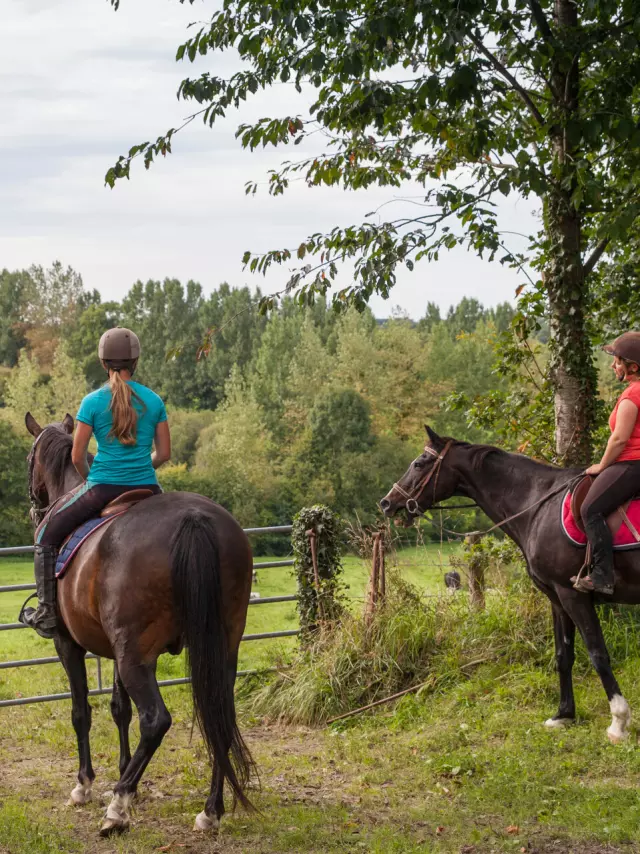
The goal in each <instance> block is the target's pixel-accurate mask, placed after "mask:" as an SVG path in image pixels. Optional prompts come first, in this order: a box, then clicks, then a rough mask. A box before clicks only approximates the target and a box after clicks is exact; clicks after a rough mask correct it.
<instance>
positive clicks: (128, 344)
mask: <svg viewBox="0 0 640 854" xmlns="http://www.w3.org/2000/svg"><path fill="white" fill-rule="evenodd" d="M98 356H99V357H100V359H102V360H103V361H104V362H111V361H114V362H124V361H129V360H130V359H137V358H139V356H140V339H139V338H138V336H137V335H136V333H135V332H132V331H131V330H130V329H125V328H124V326H116V328H115V329H108V330H107V331H106V332H105V333H104V335H103V336H102V338H101V339H100V343H99V344H98Z"/></svg>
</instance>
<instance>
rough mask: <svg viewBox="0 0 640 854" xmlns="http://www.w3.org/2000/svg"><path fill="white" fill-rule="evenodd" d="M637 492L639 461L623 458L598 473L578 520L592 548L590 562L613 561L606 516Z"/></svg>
mask: <svg viewBox="0 0 640 854" xmlns="http://www.w3.org/2000/svg"><path fill="white" fill-rule="evenodd" d="M638 494H640V460H625V461H624V462H621V463H614V464H613V465H611V466H608V468H606V469H605V470H604V471H603V472H601V474H599V475H598V476H597V477H596V479H595V481H594V483H593V486H592V487H591V489H590V490H589V492H588V493H587V497H586V498H585V500H584V504H583V505H582V511H581V516H582V521H583V523H584V528H585V531H586V533H587V537H588V538H589V542H590V544H591V547H592V549H593V562H594V564H598V563H601V562H611V561H613V540H612V537H611V531H610V530H609V526H608V525H607V523H606V519H607V516H609V515H610V514H611V513H613V511H614V510H617V508H618V507H620V505H621V504H624V503H625V502H626V501H628V500H629V499H630V498H633V496H634V495H638Z"/></svg>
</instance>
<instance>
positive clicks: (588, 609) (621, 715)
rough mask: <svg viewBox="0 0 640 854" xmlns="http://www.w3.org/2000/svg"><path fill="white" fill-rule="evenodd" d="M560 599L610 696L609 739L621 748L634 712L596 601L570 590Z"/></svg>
mask: <svg viewBox="0 0 640 854" xmlns="http://www.w3.org/2000/svg"><path fill="white" fill-rule="evenodd" d="M558 596H559V597H560V600H561V602H562V605H563V607H564V608H565V610H566V612H567V613H568V614H569V616H570V617H571V619H572V620H573V622H574V623H575V624H576V626H577V627H578V630H579V631H580V634H581V635H582V639H583V640H584V643H585V646H586V647H587V652H588V653H589V658H590V659H591V663H592V664H593V666H594V667H595V669H596V672H597V674H598V676H599V677H600V680H601V682H602V687H603V688H604V690H605V692H606V694H607V699H608V700H609V707H610V709H611V715H612V720H611V726H610V727H609V729H608V730H607V735H608V736H609V741H610V742H612V744H618V743H619V742H620V741H624V739H626V738H627V737H628V736H629V724H630V722H631V709H630V708H629V704H628V703H627V701H626V700H625V698H624V697H623V696H622V693H621V692H620V686H619V685H618V682H617V680H616V677H615V676H614V675H613V670H612V669H611V662H610V660H609V652H608V650H607V646H606V644H605V641H604V636H603V634H602V627H601V626H600V620H599V619H598V615H597V613H596V609H595V606H594V604H593V598H592V597H591V595H590V594H588V593H578V592H577V591H575V590H568V589H566V588H559V589H558Z"/></svg>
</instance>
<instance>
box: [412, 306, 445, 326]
mask: <svg viewBox="0 0 640 854" xmlns="http://www.w3.org/2000/svg"><path fill="white" fill-rule="evenodd" d="M441 322H442V317H441V316H440V309H439V308H438V306H437V305H436V304H435V302H428V303H427V309H426V311H425V313H424V317H423V318H422V319H421V320H420V321H419V323H418V329H419V330H420V331H421V332H431V330H432V329H433V327H434V326H437V325H438V323H441Z"/></svg>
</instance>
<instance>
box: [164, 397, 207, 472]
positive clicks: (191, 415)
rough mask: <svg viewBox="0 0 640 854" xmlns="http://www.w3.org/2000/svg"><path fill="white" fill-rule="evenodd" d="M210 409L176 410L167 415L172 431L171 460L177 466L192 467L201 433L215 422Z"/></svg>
mask: <svg viewBox="0 0 640 854" xmlns="http://www.w3.org/2000/svg"><path fill="white" fill-rule="evenodd" d="M214 417H215V414H214V413H213V412H212V411H211V410H210V409H174V408H170V409H169V410H168V413H167V418H168V421H169V429H170V430H171V460H172V462H174V463H175V464H177V465H180V464H183V463H184V464H185V465H187V466H192V465H193V464H194V462H195V457H196V446H197V443H198V439H199V437H200V433H202V431H203V430H204V429H205V427H208V426H209V425H210V424H211V423H212V421H213V420H214Z"/></svg>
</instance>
